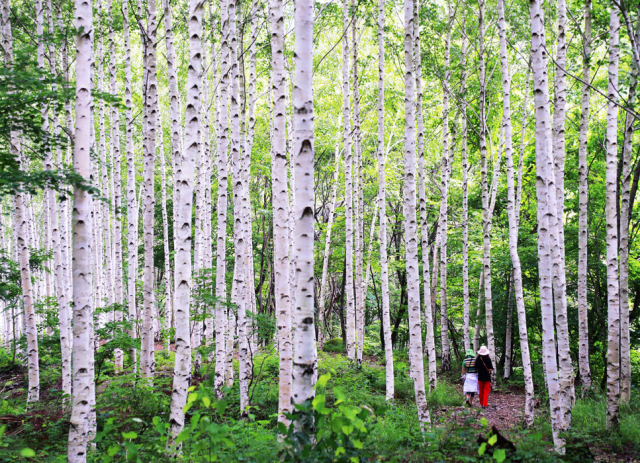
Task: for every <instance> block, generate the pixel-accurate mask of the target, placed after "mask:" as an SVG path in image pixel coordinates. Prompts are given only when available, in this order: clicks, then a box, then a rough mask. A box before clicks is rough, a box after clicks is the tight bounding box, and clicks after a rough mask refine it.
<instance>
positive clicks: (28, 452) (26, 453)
mask: <svg viewBox="0 0 640 463" xmlns="http://www.w3.org/2000/svg"><path fill="white" fill-rule="evenodd" d="M20 456H21V457H24V458H33V457H35V456H36V452H34V451H33V450H32V449H30V448H28V447H27V448H24V449H22V450H20Z"/></svg>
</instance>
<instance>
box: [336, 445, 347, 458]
mask: <svg viewBox="0 0 640 463" xmlns="http://www.w3.org/2000/svg"><path fill="white" fill-rule="evenodd" d="M344 452H345V450H344V447H338V448H337V449H336V457H337V456H340V455H343V454H344Z"/></svg>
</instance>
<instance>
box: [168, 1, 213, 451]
mask: <svg viewBox="0 0 640 463" xmlns="http://www.w3.org/2000/svg"><path fill="white" fill-rule="evenodd" d="M170 8H171V7H170V6H169V5H168V4H167V3H165V11H166V10H167V9H170ZM203 17H204V7H203V3H202V2H200V1H198V0H190V2H189V71H188V75H187V89H188V90H187V100H186V103H187V104H186V116H185V121H186V126H185V131H184V146H185V151H184V156H180V158H179V162H178V163H177V170H176V172H175V173H174V175H175V177H176V196H175V198H174V207H175V208H176V223H175V224H174V228H175V245H176V247H175V271H176V273H175V293H174V297H175V298H174V304H175V306H174V310H175V325H176V339H175V344H176V357H175V364H174V372H173V389H172V393H171V412H170V419H169V424H170V426H171V439H170V440H169V443H170V444H175V442H176V438H177V436H178V435H179V434H180V432H181V431H182V429H183V427H184V406H185V405H186V403H187V390H188V388H189V383H190V380H191V337H190V329H189V328H190V326H189V318H190V316H189V315H190V305H191V288H192V286H193V279H192V274H191V225H192V220H191V218H192V208H193V179H194V173H195V159H196V153H197V152H198V150H199V149H200V146H199V145H200V137H199V135H200V134H199V131H200V117H201V108H200V72H201V51H202V29H203V28H202V21H203ZM176 105H177V103H176ZM174 108H175V107H174ZM172 117H173V116H172ZM175 128H176V127H175V125H173V129H172V131H173V130H175ZM173 136H174V137H173V142H174V143H175V142H176V138H175V132H174V133H173ZM175 149H176V148H175V145H174V150H175Z"/></svg>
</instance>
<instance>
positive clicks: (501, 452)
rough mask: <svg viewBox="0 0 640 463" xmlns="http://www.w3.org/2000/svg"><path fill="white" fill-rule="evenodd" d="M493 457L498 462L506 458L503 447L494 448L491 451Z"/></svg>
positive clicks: (500, 462)
mask: <svg viewBox="0 0 640 463" xmlns="http://www.w3.org/2000/svg"><path fill="white" fill-rule="evenodd" d="M493 458H494V459H495V460H496V461H497V462H498V463H502V462H503V461H504V460H505V459H506V458H507V452H505V450H504V449H496V450H495V451H494V452H493Z"/></svg>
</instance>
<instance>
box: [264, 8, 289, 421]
mask: <svg viewBox="0 0 640 463" xmlns="http://www.w3.org/2000/svg"><path fill="white" fill-rule="evenodd" d="M269 17H270V21H271V50H272V52H271V67H272V72H271V75H272V80H273V103H274V107H273V114H274V117H273V136H272V145H271V146H272V148H271V149H272V151H273V155H272V158H271V162H272V166H271V175H272V196H273V199H272V203H273V238H274V240H273V260H274V265H273V267H274V270H273V271H274V285H275V289H274V291H275V310H276V316H277V323H278V334H277V339H278V353H279V362H280V374H279V376H278V382H279V385H278V390H279V393H278V397H279V399H278V420H279V421H281V422H284V423H287V424H288V419H287V418H286V417H285V416H284V415H285V413H291V411H292V410H293V408H292V405H291V393H292V391H291V383H292V380H293V377H292V368H293V360H292V354H293V348H292V347H293V346H292V339H291V316H292V307H291V295H290V285H289V193H288V191H287V190H288V181H287V132H286V116H285V114H286V111H287V108H286V96H285V94H286V78H285V69H284V66H285V65H284V59H285V58H284V7H283V2H282V0H271V4H270V9H269Z"/></svg>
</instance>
